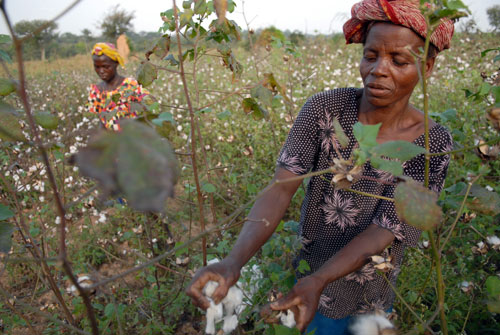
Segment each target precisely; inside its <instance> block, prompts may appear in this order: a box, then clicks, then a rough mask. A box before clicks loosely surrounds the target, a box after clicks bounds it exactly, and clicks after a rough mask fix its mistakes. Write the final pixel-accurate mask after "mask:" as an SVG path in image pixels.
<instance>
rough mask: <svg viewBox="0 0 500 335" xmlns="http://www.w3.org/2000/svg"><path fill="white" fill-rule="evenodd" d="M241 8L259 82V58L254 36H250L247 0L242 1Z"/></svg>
mask: <svg viewBox="0 0 500 335" xmlns="http://www.w3.org/2000/svg"><path fill="white" fill-rule="evenodd" d="M241 8H242V10H241V11H242V14H243V20H244V21H245V24H246V26H247V32H248V42H249V43H250V50H251V51H252V60H253V67H254V69H255V77H256V78H257V80H260V76H259V67H258V64H257V56H256V55H255V48H254V45H253V39H252V34H250V22H248V20H247V16H246V13H245V0H242V1H241Z"/></svg>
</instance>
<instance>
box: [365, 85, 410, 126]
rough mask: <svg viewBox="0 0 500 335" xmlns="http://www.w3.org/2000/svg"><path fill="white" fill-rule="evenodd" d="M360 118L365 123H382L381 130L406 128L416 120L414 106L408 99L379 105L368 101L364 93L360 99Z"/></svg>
mask: <svg viewBox="0 0 500 335" xmlns="http://www.w3.org/2000/svg"><path fill="white" fill-rule="evenodd" d="M358 101H359V102H358V111H359V112H358V120H359V121H360V122H361V123H363V124H369V125H374V124H378V123H382V126H381V130H382V129H384V130H390V129H399V128H406V127H407V126H408V124H412V123H414V122H415V120H414V116H413V113H412V112H413V110H414V108H413V107H412V106H411V105H410V104H409V102H408V101H400V102H398V103H397V104H395V105H391V106H385V107H377V106H373V105H372V104H370V103H369V102H368V100H367V99H366V97H365V96H364V94H362V95H361V96H360V98H359V100H358Z"/></svg>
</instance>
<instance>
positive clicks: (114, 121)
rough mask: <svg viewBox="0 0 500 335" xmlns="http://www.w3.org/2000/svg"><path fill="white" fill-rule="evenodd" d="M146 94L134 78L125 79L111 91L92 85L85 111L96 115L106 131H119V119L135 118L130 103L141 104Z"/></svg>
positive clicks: (135, 114)
mask: <svg viewBox="0 0 500 335" xmlns="http://www.w3.org/2000/svg"><path fill="white" fill-rule="evenodd" d="M148 94H149V92H148V91H147V90H145V89H143V88H142V86H141V85H140V84H139V83H138V82H137V80H135V79H134V78H125V79H124V80H123V82H122V83H121V84H120V85H119V86H118V87H117V88H115V89H114V90H113V91H101V90H100V89H99V87H98V86H97V85H95V84H92V85H90V88H89V97H88V102H87V110H88V111H89V112H91V113H95V114H98V115H99V119H100V120H101V122H102V124H103V125H104V126H105V127H106V128H107V129H111V130H120V125H119V124H118V123H119V120H120V119H122V118H135V117H137V113H136V112H130V103H131V102H141V101H142V99H143V98H144V97H145V96H146V95H148Z"/></svg>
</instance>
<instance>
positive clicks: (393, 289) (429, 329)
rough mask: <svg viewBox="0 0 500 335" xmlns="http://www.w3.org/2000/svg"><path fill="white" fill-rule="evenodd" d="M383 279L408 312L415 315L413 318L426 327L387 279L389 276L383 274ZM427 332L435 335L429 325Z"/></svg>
mask: <svg viewBox="0 0 500 335" xmlns="http://www.w3.org/2000/svg"><path fill="white" fill-rule="evenodd" d="M382 277H383V278H384V280H385V281H386V282H387V284H388V285H389V287H390V288H391V289H392V291H393V292H394V293H395V294H396V296H397V297H398V299H399V300H400V301H401V302H402V303H403V305H405V307H406V308H408V310H409V311H410V313H411V314H413V316H414V317H415V318H416V319H417V320H418V321H419V322H420V323H421V324H422V325H425V322H424V320H422V319H421V318H420V316H418V314H417V313H416V312H415V311H414V310H413V308H411V306H410V305H408V303H407V302H406V300H405V299H404V298H403V296H402V295H401V293H399V291H398V290H397V289H396V287H394V285H392V283H391V281H390V280H389V278H387V276H386V275H385V273H383V274H382ZM426 328H427V330H428V331H429V332H430V333H431V334H435V333H434V332H433V331H432V329H431V328H430V327H429V326H428V325H427V326H426Z"/></svg>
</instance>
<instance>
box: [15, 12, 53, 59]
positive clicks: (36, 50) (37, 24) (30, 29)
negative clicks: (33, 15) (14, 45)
mask: <svg viewBox="0 0 500 335" xmlns="http://www.w3.org/2000/svg"><path fill="white" fill-rule="evenodd" d="M42 26H46V27H45V28H44V29H42V30H41V31H40V30H39V29H40V28H41V27H42ZM56 30H57V23H55V22H53V21H47V20H23V21H19V22H18V23H16V24H15V25H14V32H15V33H16V34H17V35H18V36H19V37H24V36H31V37H30V38H29V39H28V40H27V41H26V44H25V45H24V51H25V52H26V54H27V56H28V57H29V58H37V57H35V55H37V54H38V55H40V59H41V60H45V59H46V51H47V49H48V47H49V46H50V44H51V42H53V41H54V40H55V39H56V38H57V37H58V33H57V32H56ZM30 56H31V57H30Z"/></svg>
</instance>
